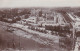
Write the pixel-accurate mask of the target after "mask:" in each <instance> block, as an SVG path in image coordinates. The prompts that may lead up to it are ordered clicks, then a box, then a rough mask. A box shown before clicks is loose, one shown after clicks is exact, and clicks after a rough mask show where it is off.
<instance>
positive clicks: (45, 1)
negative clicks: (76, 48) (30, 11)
mask: <svg viewBox="0 0 80 51" xmlns="http://www.w3.org/2000/svg"><path fill="white" fill-rule="evenodd" d="M68 6H71V7H79V6H80V0H0V8H4V7H10V8H11V7H68Z"/></svg>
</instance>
